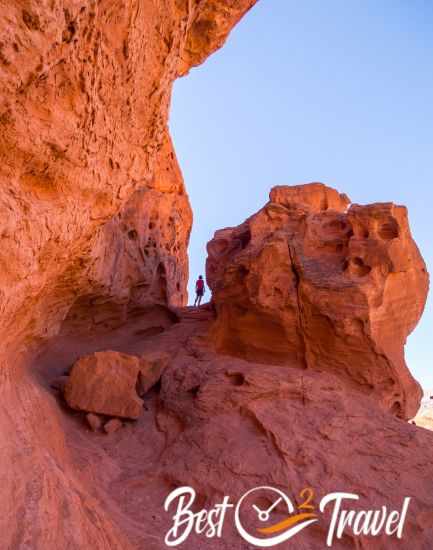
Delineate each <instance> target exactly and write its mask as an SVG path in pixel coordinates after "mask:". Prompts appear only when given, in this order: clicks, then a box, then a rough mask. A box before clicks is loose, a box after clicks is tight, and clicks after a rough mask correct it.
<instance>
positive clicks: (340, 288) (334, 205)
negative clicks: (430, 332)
mask: <svg viewBox="0 0 433 550" xmlns="http://www.w3.org/2000/svg"><path fill="white" fill-rule="evenodd" d="M349 203H350V201H349V199H348V197H347V196H345V195H340V194H339V193H338V192H337V191H335V190H333V189H330V188H329V187H326V186H324V185H323V184H317V183H315V184H308V185H304V186H293V187H289V186H286V187H284V186H282V187H276V188H274V189H273V190H272V191H271V193H270V201H269V203H268V204H267V205H266V206H265V207H264V208H262V210H260V211H259V212H258V213H257V214H255V215H253V216H252V217H251V218H249V219H248V220H247V221H246V222H244V223H243V224H242V225H240V226H238V227H235V228H228V229H223V230H220V231H217V232H216V233H215V237H214V239H213V240H212V241H211V242H210V243H209V244H208V254H209V256H208V260H207V280H208V284H209V286H210V287H211V289H212V291H213V300H214V303H215V307H216V310H217V322H216V325H215V327H214V330H213V338H214V341H215V342H216V345H217V348H218V350H219V351H221V352H224V353H230V354H233V355H237V356H240V357H245V358H247V359H251V360H256V361H257V360H261V361H263V362H271V363H279V364H286V365H290V366H302V367H304V368H307V369H315V370H319V371H324V372H329V373H333V374H336V375H338V376H339V377H341V378H344V379H345V380H346V381H347V383H349V384H350V385H351V386H353V387H356V388H358V389H361V390H363V391H365V392H366V393H369V394H370V393H373V394H375V395H376V396H377V398H378V399H379V400H380V402H381V404H382V406H383V407H384V408H385V409H387V410H391V411H392V412H393V413H395V414H396V415H398V416H401V417H403V418H410V417H412V416H413V415H414V414H415V413H416V411H417V410H418V407H419V401H420V398H421V389H420V387H419V386H418V384H417V383H416V382H415V381H414V379H413V378H412V376H411V375H410V373H409V371H408V369H407V367H406V364H405V361H404V344H405V342H406V338H407V336H408V334H410V332H411V331H412V330H413V329H414V327H415V325H416V324H417V322H418V320H419V318H420V316H421V314H422V311H423V308H424V305H425V301H426V296H427V290H428V273H427V270H426V266H425V264H424V261H423V259H422V257H421V255H420V253H419V251H418V248H417V246H416V244H415V242H414V241H413V239H412V237H411V233H410V229H409V224H408V218H407V210H406V208H405V207H404V206H398V205H394V204H392V203H383V204H372V205H367V206H361V205H355V204H352V205H350V206H349Z"/></svg>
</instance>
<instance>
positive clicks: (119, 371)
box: [65, 351, 143, 419]
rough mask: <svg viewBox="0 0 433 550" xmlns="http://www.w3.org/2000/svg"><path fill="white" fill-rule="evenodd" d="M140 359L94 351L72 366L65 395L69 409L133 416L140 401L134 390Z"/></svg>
mask: <svg viewBox="0 0 433 550" xmlns="http://www.w3.org/2000/svg"><path fill="white" fill-rule="evenodd" d="M139 372H140V360H139V359H138V357H134V356H132V355H126V354H124V353H118V352H116V351H104V352H96V353H94V354H92V355H88V356H86V357H82V358H81V359H79V360H78V361H77V362H76V363H75V364H74V366H73V368H72V370H71V374H70V377H69V380H68V383H67V384H66V387H65V399H66V402H67V403H68V405H69V406H70V407H72V408H73V409H77V410H81V411H88V412H93V413H98V414H106V415H109V416H120V417H122V418H132V419H136V418H138V417H139V416H140V414H141V411H142V407H143V402H142V400H141V399H140V398H139V397H138V395H137V392H136V389H135V388H136V384H137V379H138V374H139Z"/></svg>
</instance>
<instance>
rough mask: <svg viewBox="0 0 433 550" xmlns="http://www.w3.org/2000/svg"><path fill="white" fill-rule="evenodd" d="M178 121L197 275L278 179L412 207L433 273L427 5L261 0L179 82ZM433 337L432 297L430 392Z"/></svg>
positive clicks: (427, 318) (421, 339)
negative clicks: (216, 236) (219, 234)
mask: <svg viewBox="0 0 433 550" xmlns="http://www.w3.org/2000/svg"><path fill="white" fill-rule="evenodd" d="M170 126H171V130H172V134H173V137H174V142H175V147H176V150H177V154H178V158H179V161H180V164H181V167H182V170H183V174H184V177H185V182H186V186H187V189H188V192H189V195H190V199H191V203H192V207H193V210H194V229H193V233H192V238H191V245H190V268H191V279H192V280H193V279H194V278H195V277H196V275H198V274H199V273H203V272H204V263H205V259H206V251H205V245H206V242H207V241H208V240H209V239H210V238H211V237H212V235H213V232H214V231H215V230H216V229H219V228H222V227H227V226H232V225H238V224H239V223H241V222H242V221H243V220H244V219H245V218H246V217H247V216H249V215H251V214H252V213H253V212H255V211H256V210H258V209H259V208H261V207H262V206H263V205H264V204H265V202H266V201H267V197H268V192H269V189H270V188H271V187H272V186H273V185H277V184H288V185H291V184H298V183H307V182H310V181H322V182H324V183H326V184H328V185H331V186H333V187H335V188H337V189H338V190H339V191H342V192H345V193H347V194H348V195H349V197H350V198H351V199H352V202H357V203H372V202H377V201H393V202H396V203H401V204H405V205H406V206H408V208H409V216H410V221H411V227H412V232H413V235H414V237H415V239H416V241H417V243H418V245H419V247H420V249H421V252H422V254H423V255H424V258H425V260H426V262H427V264H428V267H429V271H430V273H433V243H432V237H433V235H432V228H433V212H432V208H433V1H432V0H424V1H423V0H404V1H403V0H328V1H324V0H305V1H303V2H299V1H290V0H261V1H260V2H259V3H258V5H257V6H256V7H255V8H253V9H252V10H251V11H250V12H249V13H248V14H247V16H246V17H245V18H244V19H243V20H242V21H241V23H240V24H239V25H238V26H237V27H236V28H235V30H234V31H233V32H232V34H231V36H230V37H229V40H228V42H227V44H226V46H225V47H224V48H223V49H222V50H220V51H219V52H217V53H216V54H214V55H213V56H212V57H211V58H209V59H208V60H207V62H206V63H205V64H204V65H203V66H201V67H199V68H197V69H194V70H193V71H191V73H190V75H189V76H187V77H186V78H183V79H180V80H179V81H178V82H177V83H176V85H175V90H174V96H173V104H172V112H171V120H170ZM191 282H193V281H191ZM190 295H192V286H190ZM402 314H403V315H404V312H402ZM432 329H433V307H432V301H431V300H430V301H429V303H428V305H427V308H426V311H425V314H424V317H423V319H422V321H421V323H420V324H419V325H418V327H417V329H416V330H415V332H414V333H413V334H412V336H411V337H410V338H409V341H408V346H407V348H406V356H407V361H408V364H409V367H410V369H411V370H412V372H413V373H414V374H415V376H416V377H417V379H418V380H419V381H420V382H421V384H422V385H423V386H424V387H425V388H433V368H432V357H433V353H432V348H433V343H432V341H431V340H432V336H433V330H432Z"/></svg>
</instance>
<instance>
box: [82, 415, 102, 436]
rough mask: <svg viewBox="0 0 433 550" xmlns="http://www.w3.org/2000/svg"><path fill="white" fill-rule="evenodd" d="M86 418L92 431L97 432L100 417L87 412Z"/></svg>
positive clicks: (100, 423) (99, 426) (99, 425)
mask: <svg viewBox="0 0 433 550" xmlns="http://www.w3.org/2000/svg"><path fill="white" fill-rule="evenodd" d="M86 420H87V423H88V424H89V426H90V428H91V430H92V431H94V432H97V431H98V430H100V429H101V426H102V420H101V417H100V416H98V415H97V414H93V413H87V414H86Z"/></svg>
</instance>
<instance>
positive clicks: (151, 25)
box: [0, 0, 255, 350]
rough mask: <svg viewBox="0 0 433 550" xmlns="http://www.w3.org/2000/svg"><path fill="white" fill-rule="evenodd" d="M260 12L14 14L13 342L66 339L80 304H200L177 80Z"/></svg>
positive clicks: (243, 2)
mask: <svg viewBox="0 0 433 550" xmlns="http://www.w3.org/2000/svg"><path fill="white" fill-rule="evenodd" d="M254 3H255V0H236V1H233V0H223V1H220V0H219V1H214V0H206V1H204V2H203V1H200V2H199V1H193V2H190V1H187V0H176V1H173V2H168V1H163V2H160V3H152V2H150V3H149V2H146V3H145V4H143V3H137V2H136V1H134V0H131V1H129V2H126V3H125V4H121V5H120V4H118V3H117V2H115V1H114V0H103V1H102V2H98V1H96V0H91V1H85V0H79V1H75V0H74V1H73V0H62V1H59V0H55V1H53V2H50V3H41V2H36V1H35V0H26V1H25V2H15V3H8V4H5V5H3V6H2V7H1V8H0V90H1V92H0V183H1V185H0V204H1V206H2V209H3V210H4V212H7V213H8V214H7V215H5V216H3V217H2V220H1V222H0V224H1V225H0V237H1V246H0V268H1V269H0V301H1V309H0V319H1V324H2V327H3V329H4V330H5V334H6V336H7V338H6V339H4V340H3V341H2V345H6V344H8V343H10V344H12V345H13V346H14V349H15V350H16V345H17V342H18V341H23V340H26V342H28V340H29V339H35V338H37V337H47V336H50V335H52V334H54V333H55V332H56V331H57V330H58V327H59V324H60V322H61V321H62V320H63V318H64V317H65V315H66V314H67V312H68V310H69V308H70V307H71V305H72V304H73V303H74V302H75V301H76V300H77V298H80V297H86V296H90V297H91V298H92V299H93V300H95V299H97V298H98V296H99V294H101V295H102V298H103V299H104V300H105V301H106V302H109V301H113V302H115V303H119V302H120V303H121V304H122V305H126V306H127V304H128V303H130V302H131V303H132V304H134V303H135V302H136V301H138V303H139V304H141V303H143V302H153V303H154V302H155V300H157V301H159V302H163V303H167V302H172V303H173V304H183V303H186V281H187V278H188V270H187V260H186V247H187V241H188V235H189V231H190V226H191V212H190V208H189V205H188V199H187V197H186V193H185V190H184V186H183V182H182V178H181V175H180V172H179V170H178V167H177V163H176V159H175V156H174V153H173V149H172V146H171V142H170V138H169V136H168V131H167V118H168V108H169V102H170V96H171V89H172V83H173V81H174V79H175V78H176V77H177V76H178V75H180V74H185V73H186V72H187V71H188V69H189V68H190V67H191V66H193V65H196V64H198V63H200V62H202V61H203V60H204V59H205V58H206V57H207V56H208V55H209V54H210V53H212V52H213V51H214V50H215V49H217V48H218V47H220V46H221V45H222V43H223V42H224V40H225V38H226V36H227V34H228V32H229V31H230V30H231V28H232V26H233V25H234V24H235V23H236V22H237V21H238V20H239V18H240V17H241V16H242V15H243V13H245V11H247V10H248V9H249V8H250V7H251V6H252V5H253V4H254ZM134 192H136V193H137V195H136V196H135V197H133V194H134ZM128 200H129V201H130V202H129V204H127V203H128ZM131 210H135V212H134V213H132V212H131ZM144 212H146V215H144ZM140 215H141V216H143V217H142V218H141V217H140ZM110 220H112V221H110ZM104 224H107V226H106V227H105V228H104V227H103V226H104ZM149 224H153V227H152V228H150V227H149ZM161 227H162V228H163V229H162V230H161ZM134 231H135V232H136V234H137V237H136V239H135V233H134ZM134 239H135V240H134ZM113 251H114V252H115V254H113ZM124 251H125V253H126V254H124V255H123V256H122V259H120V260H119V258H120V255H121V254H122V253H123V252H124ZM146 253H148V256H145V257H143V254H144V255H146ZM127 255H129V258H128V259H126V256H127ZM116 258H117V260H118V261H119V264H118V265H117V264H115V265H113V261H115V259H116ZM113 269H115V272H116V273H115V274H114V273H113Z"/></svg>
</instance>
